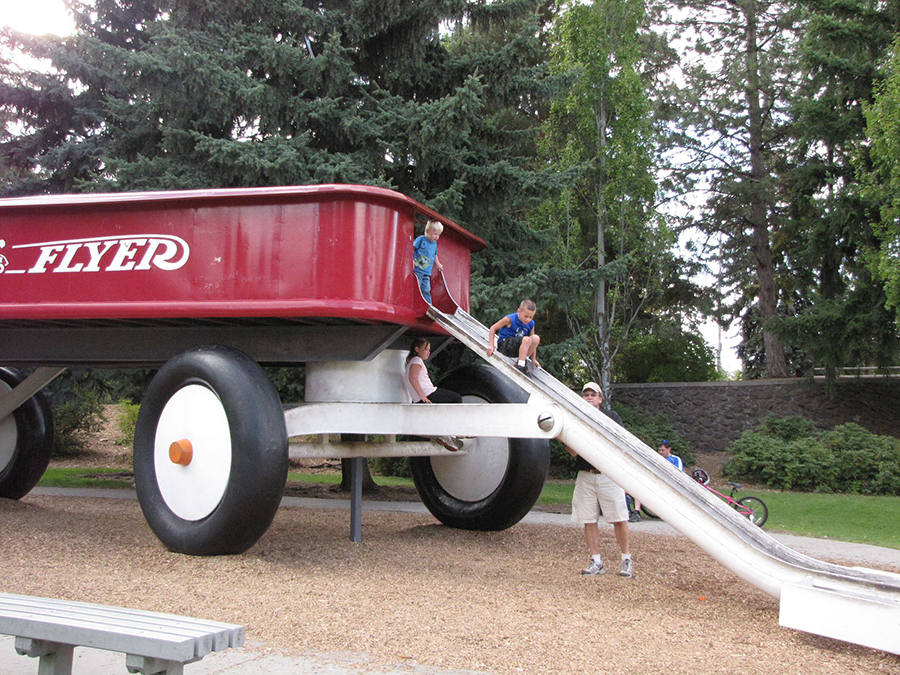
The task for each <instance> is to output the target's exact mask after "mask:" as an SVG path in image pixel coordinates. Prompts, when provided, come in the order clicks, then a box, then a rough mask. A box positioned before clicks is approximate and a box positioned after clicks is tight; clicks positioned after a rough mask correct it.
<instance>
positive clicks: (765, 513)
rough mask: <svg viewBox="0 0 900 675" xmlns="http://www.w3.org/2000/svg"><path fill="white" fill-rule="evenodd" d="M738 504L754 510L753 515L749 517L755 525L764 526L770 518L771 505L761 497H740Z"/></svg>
mask: <svg viewBox="0 0 900 675" xmlns="http://www.w3.org/2000/svg"><path fill="white" fill-rule="evenodd" d="M738 504H740V505H741V506H743V507H746V508H748V509H750V510H751V511H753V515H750V516H747V518H748V520H749V521H750V522H751V523H753V524H754V525H759V526H760V527H762V526H763V525H765V524H766V521H767V520H768V519H769V507H768V506H766V503H765V502H764V501H763V500H762V499H760V498H759V497H743V498H741V499H738Z"/></svg>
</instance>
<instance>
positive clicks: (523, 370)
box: [516, 363, 531, 376]
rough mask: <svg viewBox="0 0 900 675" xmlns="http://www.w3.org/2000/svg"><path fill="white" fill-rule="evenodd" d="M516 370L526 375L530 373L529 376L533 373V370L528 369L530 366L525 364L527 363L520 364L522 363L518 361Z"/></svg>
mask: <svg viewBox="0 0 900 675" xmlns="http://www.w3.org/2000/svg"><path fill="white" fill-rule="evenodd" d="M516 370H518V371H519V372H520V373H525V374H526V375H529V376H530V375H531V371H530V370H528V366H527V365H525V364H523V365H521V366H520V365H519V364H518V363H517V364H516Z"/></svg>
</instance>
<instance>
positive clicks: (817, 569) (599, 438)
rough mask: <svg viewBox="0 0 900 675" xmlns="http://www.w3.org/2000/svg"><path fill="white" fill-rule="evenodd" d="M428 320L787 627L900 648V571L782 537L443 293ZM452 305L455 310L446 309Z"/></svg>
mask: <svg viewBox="0 0 900 675" xmlns="http://www.w3.org/2000/svg"><path fill="white" fill-rule="evenodd" d="M441 296H442V297H440V298H438V303H437V304H439V306H441V308H442V309H444V310H445V311H441V310H440V309H437V308H436V307H429V309H428V312H427V313H428V316H429V317H430V318H431V319H433V320H434V321H435V322H437V323H438V324H440V326H441V327H442V328H444V329H445V330H446V331H447V332H448V333H450V334H451V335H453V336H454V337H455V338H457V339H458V340H459V341H460V342H462V343H463V344H465V345H466V346H468V347H469V348H470V349H472V350H473V351H474V352H475V353H477V354H478V355H479V356H481V357H482V358H484V359H485V360H486V361H488V362H489V363H490V364H491V365H492V366H494V367H496V368H498V369H500V370H501V371H502V372H503V373H505V374H506V375H507V376H508V377H510V378H512V379H513V381H515V382H516V384H518V385H519V386H520V387H522V389H524V390H525V391H527V392H528V393H529V394H530V395H531V400H530V401H529V402H530V403H555V404H556V405H557V406H558V407H559V408H560V409H561V410H562V414H563V417H564V419H563V420H562V424H561V428H562V431H561V432H560V433H559V435H558V436H557V438H558V439H559V440H560V441H562V442H563V443H565V444H566V445H568V446H569V447H571V448H573V449H574V450H575V451H576V452H578V454H580V455H582V456H583V457H584V458H585V459H587V460H588V461H589V462H590V463H591V464H593V465H594V466H596V467H597V468H599V469H601V470H602V471H603V472H604V473H605V474H607V475H608V476H609V477H610V478H612V479H613V480H614V481H615V482H616V483H618V484H619V485H620V486H622V487H623V488H624V489H625V490H626V491H627V492H628V493H630V494H632V495H634V496H635V497H637V498H638V499H640V500H641V502H643V503H644V504H646V505H647V506H648V507H649V508H650V509H652V510H653V512H654V513H656V514H657V515H659V516H660V517H661V518H662V519H663V520H665V521H666V522H667V523H668V524H669V525H671V526H672V527H674V528H675V529H676V530H678V531H679V532H680V533H682V534H683V535H685V536H686V537H688V538H690V539H691V540H693V541H694V542H695V543H696V544H697V545H698V546H700V547H701V548H703V550H704V551H706V552H707V553H709V554H710V555H711V556H712V557H713V558H715V559H716V560H717V561H719V562H720V563H722V564H723V565H725V567H727V568H728V569H730V570H731V571H732V572H734V573H735V574H737V575H738V576H740V577H741V578H743V579H744V580H746V581H748V582H750V583H751V584H753V585H754V586H757V587H758V588H760V589H762V590H763V591H765V592H766V593H769V594H770V595H772V596H773V597H775V598H778V599H779V601H780V613H779V622H780V624H781V625H782V626H786V627H788V628H795V629H797V630H801V631H805V632H808V633H815V634H817V635H823V636H826V637H831V638H836V639H838V640H844V641H846V642H852V643H856V644H860V645H864V646H867V647H872V648H875V649H881V650H884V651H888V652H892V653H894V654H900V574H892V573H889V572H881V571H877V570H871V569H867V568H862V567H842V566H840V565H833V564H830V563H826V562H822V561H820V560H816V559H815V558H810V557H808V556H805V555H803V554H800V553H798V552H796V551H794V550H793V549H791V548H788V547H787V546H785V545H784V544H781V543H779V542H778V541H776V540H775V539H773V538H772V537H770V536H769V535H767V534H766V533H765V532H764V531H763V530H761V529H760V528H759V527H757V526H756V525H753V524H751V523H750V522H749V521H748V520H747V519H745V518H743V517H742V516H739V515H738V514H737V513H736V512H735V511H734V510H732V509H731V508H730V507H728V506H727V505H726V504H725V503H724V502H723V501H721V500H720V499H718V498H717V497H715V496H714V495H712V494H711V493H710V492H709V491H707V490H705V489H703V488H702V487H701V486H700V485H699V484H698V483H696V482H695V481H694V480H692V479H691V478H690V477H688V476H687V474H685V473H682V472H679V471H673V469H672V465H671V464H669V463H668V462H667V461H665V460H664V459H662V458H661V457H660V456H659V455H658V453H656V452H655V451H653V450H652V449H651V448H650V447H648V446H647V445H645V444H644V443H643V442H642V441H640V440H639V439H638V438H637V437H635V436H634V435H632V434H630V433H629V432H628V431H626V430H625V429H624V428H622V427H621V426H619V425H618V424H616V423H614V422H613V421H612V420H610V419H609V418H608V417H607V416H606V415H604V414H602V413H600V412H599V411H597V410H595V409H594V408H593V407H591V406H590V405H588V404H587V403H586V402H585V401H583V400H582V399H581V397H580V396H578V395H577V394H576V393H574V392H573V391H572V390H570V389H569V388H568V387H566V386H565V385H563V384H562V383H561V382H559V381H558V380H556V379H555V378H554V377H552V376H551V375H550V374H549V373H547V372H546V371H544V370H543V369H539V370H536V371H535V372H534V373H532V375H531V377H529V376H526V375H524V374H523V373H521V372H519V371H518V370H517V369H516V368H515V367H514V362H513V361H512V360H511V359H509V358H507V357H505V356H503V355H500V354H499V353H497V352H494V354H492V355H491V357H488V356H487V346H488V329H487V328H486V327H485V326H484V325H482V324H481V323H479V322H478V321H477V320H476V319H474V318H473V317H472V316H470V315H469V314H468V313H466V312H465V311H463V310H461V309H459V308H458V307H455V303H454V302H453V301H452V299H449V298H448V296H447V295H445V294H443V293H442V294H441ZM447 310H449V311H447Z"/></svg>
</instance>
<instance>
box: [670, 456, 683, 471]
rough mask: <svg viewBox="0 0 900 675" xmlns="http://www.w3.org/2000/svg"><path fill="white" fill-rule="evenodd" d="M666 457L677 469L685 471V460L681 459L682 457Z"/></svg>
mask: <svg viewBox="0 0 900 675" xmlns="http://www.w3.org/2000/svg"><path fill="white" fill-rule="evenodd" d="M666 459H667V460H669V461H670V462H672V464H674V465H675V468H676V469H678V470H679V471H684V462H682V461H681V457H679V456H678V455H669V456H668V457H666Z"/></svg>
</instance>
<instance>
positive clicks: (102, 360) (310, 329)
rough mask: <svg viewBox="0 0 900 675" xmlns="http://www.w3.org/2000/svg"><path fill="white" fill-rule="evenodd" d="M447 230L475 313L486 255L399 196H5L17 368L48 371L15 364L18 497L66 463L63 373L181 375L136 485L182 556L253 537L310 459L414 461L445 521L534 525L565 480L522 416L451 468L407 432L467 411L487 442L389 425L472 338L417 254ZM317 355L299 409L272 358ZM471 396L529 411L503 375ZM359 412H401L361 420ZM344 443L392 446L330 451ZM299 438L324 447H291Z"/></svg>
mask: <svg viewBox="0 0 900 675" xmlns="http://www.w3.org/2000/svg"><path fill="white" fill-rule="evenodd" d="M428 219H434V220H438V221H440V222H441V223H443V225H444V231H443V235H442V237H441V239H440V250H439V257H440V260H441V262H442V264H443V269H444V274H443V276H440V277H439V278H435V280H434V286H435V288H434V298H435V304H436V305H439V306H443V307H445V308H448V309H450V311H453V310H455V309H457V308H460V310H461V311H464V310H465V309H467V308H468V303H469V271H470V263H471V255H472V253H473V252H476V251H478V250H480V249H482V248H483V247H484V246H485V244H484V242H483V241H482V240H481V239H479V238H478V237H476V236H474V235H473V234H471V233H470V232H467V231H466V230H465V229H463V228H462V227H460V226H459V225H457V224H455V223H453V222H452V221H449V220H448V219H446V218H443V217H441V216H440V215H439V214H437V213H435V212H434V211H432V210H431V209H428V208H427V207H425V206H423V205H422V204H419V203H417V202H416V201H414V200H412V199H410V198H408V197H406V196H404V195H401V194H399V193H396V192H393V191H390V190H385V189H380V188H373V187H366V186H356V185H317V186H303V187H283V188H253V189H237V190H195V191H179V192H154V193H128V194H103V195H62V196H52V197H34V198H23V199H9V200H0V256H2V257H0V364H4V365H11V366H17V367H35V366H36V367H38V368H37V370H36V371H35V372H34V373H33V374H32V375H31V376H30V377H29V378H28V379H25V378H24V377H23V374H22V373H21V372H19V371H16V370H12V369H4V370H2V371H0V377H2V380H3V382H2V383H0V388H2V389H4V390H9V391H10V393H9V395H7V396H5V397H4V398H3V399H2V400H0V420H3V422H2V425H3V426H2V428H0V467H2V468H0V496H6V497H13V498H19V497H21V496H23V495H24V494H26V493H27V492H28V491H29V490H30V489H31V488H32V487H33V486H34V485H35V484H36V482H37V481H38V480H39V479H40V476H41V475H42V473H43V471H44V470H45V469H46V466H47V462H48V461H49V452H50V429H51V423H50V411H49V408H48V407H47V406H46V404H45V403H44V402H43V400H42V398H41V397H40V396H34V397H32V396H31V395H32V394H34V393H35V392H36V391H38V390H39V389H40V388H41V387H43V386H44V385H46V384H47V383H48V382H49V381H50V380H51V379H52V378H53V377H55V376H56V375H57V374H58V373H59V372H61V371H60V368H61V367H66V366H72V365H116V366H126V367H127V366H138V365H152V366H162V368H161V369H160V370H159V372H158V374H157V375H156V376H155V378H154V380H153V382H152V383H151V385H150V386H149V388H148V390H147V392H146V393H145V395H144V397H143V401H142V405H141V415H140V418H139V420H138V427H137V433H136V438H135V452H134V468H135V483H136V486H137V490H138V496H139V498H140V501H141V506H142V508H143V509H144V513H145V515H146V516H147V519H148V522H149V523H150V525H151V527H152V528H153V530H154V532H156V534H157V535H158V536H159V537H160V539H161V540H162V541H163V542H164V543H165V544H166V545H167V546H168V547H170V548H172V549H175V550H178V551H182V552H185V553H196V554H214V553H228V552H239V551H243V550H245V549H246V548H247V547H249V546H251V545H252V544H253V543H254V542H255V541H256V540H257V539H258V538H259V536H261V535H262V533H263V532H264V531H265V530H266V528H267V527H268V525H269V522H270V521H271V519H272V517H273V516H274V513H275V510H276V509H277V506H278V503H279V501H280V496H281V493H282V491H283V487H284V481H285V477H286V471H287V462H288V458H289V455H291V456H297V457H299V456H316V455H324V456H327V457H354V458H360V457H363V456H378V455H382V456H383V455H399V456H411V457H412V458H413V459H412V464H413V472H414V474H415V476H416V482H417V485H419V486H420V492H421V493H422V497H423V500H424V501H425V503H426V504H427V505H429V508H431V509H432V511H433V512H434V513H435V515H437V516H438V517H439V518H440V519H441V520H443V521H444V522H446V523H448V524H451V525H456V526H460V527H468V528H501V527H508V526H509V525H511V524H512V523H514V522H516V521H518V520H519V519H520V518H521V517H522V516H523V515H524V514H525V512H527V510H528V508H530V506H531V505H532V504H533V503H534V501H535V500H536V498H537V496H538V494H539V492H540V487H541V485H542V484H543V476H544V472H545V469H546V464H547V458H548V450H547V443H546V441H540V440H533V439H527V438H515V436H521V435H527V432H526V433H524V434H523V433H522V431H521V428H522V425H521V424H519V425H517V427H518V429H519V430H520V431H518V432H517V431H515V430H514V431H512V432H511V433H509V434H505V433H504V434H503V436H504V437H502V438H501V437H497V436H493V435H492V436H491V437H489V438H478V439H475V440H473V441H470V442H468V443H467V444H466V448H465V449H464V451H463V452H459V453H456V455H455V456H453V457H447V455H449V454H450V453H449V452H448V451H447V450H445V449H444V448H443V447H442V446H441V445H439V444H437V443H435V442H433V441H429V440H427V439H423V440H421V441H418V442H416V441H406V442H396V441H394V440H392V438H391V435H392V434H396V433H419V434H422V435H423V436H424V435H428V436H436V435H439V433H438V432H434V433H428V432H429V431H433V430H434V429H435V428H437V427H440V426H441V425H444V426H447V425H448V420H449V424H450V426H451V427H452V428H454V429H460V428H462V429H466V428H468V429H469V431H470V432H471V433H470V434H469V435H472V436H485V434H484V432H483V430H482V431H479V430H478V429H472V428H471V424H470V423H469V422H464V421H463V420H462V418H461V413H449V414H445V415H442V416H441V418H440V419H433V420H430V421H429V420H427V419H426V418H425V416H423V415H422V414H419V413H418V412H417V413H416V414H415V415H413V414H412V413H410V412H406V413H404V414H403V421H399V420H395V421H393V422H391V424H393V426H392V427H391V426H390V424H389V425H388V426H389V427H390V428H386V427H385V424H386V420H392V419H393V415H394V413H393V412H392V411H394V410H395V408H393V407H391V406H403V405H406V404H408V402H409V400H408V398H407V395H406V389H405V386H404V383H403V377H404V360H405V355H406V352H407V351H408V348H409V344H410V342H411V339H412V337H413V336H421V335H426V336H431V337H432V339H433V340H438V341H446V340H448V339H450V338H449V336H448V335H447V333H446V331H445V330H444V329H442V328H441V327H440V326H439V325H438V324H436V323H435V322H434V321H433V320H432V318H430V317H429V316H428V315H427V312H428V311H429V305H428V304H427V303H426V302H425V301H424V299H423V298H422V295H421V293H420V292H419V287H418V284H417V282H416V280H415V277H414V275H413V273H412V269H413V265H412V242H413V239H414V237H415V236H416V234H417V232H421V230H422V226H423V225H424V223H425V222H426V220H428ZM298 363H305V364H306V387H305V390H306V394H305V401H304V403H305V406H303V407H299V408H293V409H292V410H289V411H288V413H285V412H284V410H283V406H282V402H281V401H280V400H279V399H278V395H277V394H276V392H275V390H274V388H273V386H272V385H271V383H270V382H269V380H268V379H267V377H266V375H265V372H264V371H263V370H262V368H261V367H260V364H280V365H290V364H298ZM449 384H450V385H451V386H452V387H453V388H454V389H456V390H458V391H459V392H460V393H462V394H463V395H465V396H466V400H467V401H469V402H471V403H476V404H482V403H506V402H519V401H523V400H524V393H523V392H522V391H521V390H520V389H518V388H516V387H515V385H512V384H511V383H510V382H509V381H508V380H507V379H506V378H504V377H503V376H502V375H500V374H499V373H498V372H497V371H496V370H495V369H492V368H489V367H485V366H479V367H469V368H464V369H462V370H460V371H458V372H456V373H453V374H451V375H450V380H449ZM352 403H370V404H382V405H380V406H372V405H368V406H362V407H357V408H355V409H354V410H353V411H349V412H348V411H347V409H346V406H347V405H350V404H352ZM341 406H343V407H341ZM386 406H387V407H386ZM407 407H410V406H407ZM467 407H468V406H467ZM474 407H475V408H476V409H477V408H479V405H476V406H474ZM420 408H421V406H420ZM481 408H483V406H481ZM12 410H15V413H14V414H13V415H9V413H10V412H11V411H12ZM478 415H479V413H478V411H477V410H476V411H474V412H472V411H470V412H469V413H468V420H469V421H471V420H472V419H474V418H477V417H478ZM485 417H486V416H485ZM493 417H496V414H495V415H493ZM4 418H5V419H4ZM414 418H421V419H420V420H419V421H418V422H416V421H415V419H414ZM454 418H456V421H454ZM323 425H324V426H323ZM328 433H353V434H357V435H359V434H376V433H377V434H379V435H381V436H387V437H388V439H389V440H388V441H383V442H379V443H365V444H359V443H357V444H341V443H324V442H323V441H324V440H325V439H326V438H327V434H328ZM294 436H297V437H302V438H303V441H302V442H296V443H293V444H290V445H289V443H288V439H289V437H294ZM507 436H513V438H509V437H507ZM310 437H313V438H317V439H320V440H318V441H310V440H309V438H310Z"/></svg>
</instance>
